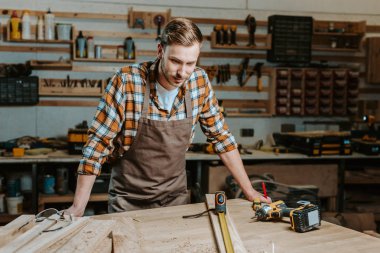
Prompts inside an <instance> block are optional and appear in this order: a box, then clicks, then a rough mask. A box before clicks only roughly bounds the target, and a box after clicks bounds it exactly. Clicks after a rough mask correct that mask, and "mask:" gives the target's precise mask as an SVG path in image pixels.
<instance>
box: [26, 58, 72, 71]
mask: <svg viewBox="0 0 380 253" xmlns="http://www.w3.org/2000/svg"><path fill="white" fill-rule="evenodd" d="M29 64H30V67H31V68H32V69H36V70H71V69H72V68H73V65H72V64H71V61H45V60H30V62H29Z"/></svg>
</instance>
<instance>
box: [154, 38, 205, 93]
mask: <svg viewBox="0 0 380 253" xmlns="http://www.w3.org/2000/svg"><path fill="white" fill-rule="evenodd" d="M199 52H200V44H199V43H194V45H192V46H189V47H185V46H180V45H170V46H166V47H165V49H164V48H163V47H162V46H161V45H160V44H159V45H158V57H159V58H161V61H160V66H159V78H158V81H159V82H160V84H161V85H162V86H163V87H164V88H165V89H167V90H172V89H175V88H177V87H181V86H182V85H183V84H184V82H185V81H186V80H187V79H188V78H189V77H190V75H191V73H193V71H194V68H195V65H196V63H197V59H198V56H199Z"/></svg>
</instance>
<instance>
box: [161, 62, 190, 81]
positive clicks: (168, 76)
mask: <svg viewBox="0 0 380 253" xmlns="http://www.w3.org/2000/svg"><path fill="white" fill-rule="evenodd" d="M159 64H160V69H161V73H162V75H163V76H164V78H165V80H166V82H167V83H168V84H169V85H170V86H172V87H174V88H178V87H181V86H182V85H183V84H184V83H185V82H186V81H187V79H188V78H185V79H184V81H183V82H182V83H180V84H177V83H173V82H171V81H170V75H169V74H168V73H167V72H166V71H165V68H164V66H165V61H164V59H163V58H161V60H160V63H159ZM181 79H183V78H181Z"/></svg>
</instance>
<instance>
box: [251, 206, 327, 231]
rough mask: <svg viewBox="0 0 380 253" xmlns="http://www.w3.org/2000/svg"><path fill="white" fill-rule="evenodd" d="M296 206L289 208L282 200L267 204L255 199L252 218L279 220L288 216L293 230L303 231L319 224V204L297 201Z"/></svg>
mask: <svg viewBox="0 0 380 253" xmlns="http://www.w3.org/2000/svg"><path fill="white" fill-rule="evenodd" d="M297 204H298V205H299V206H298V207H297V208H289V207H288V206H286V204H285V203H284V201H282V200H278V201H276V202H273V203H270V204H267V203H261V202H260V199H255V200H254V202H253V204H252V209H253V210H254V211H255V212H256V214H255V216H254V217H253V219H256V220H258V221H269V220H281V219H282V218H283V217H289V218H290V224H291V227H292V229H293V230H294V231H296V232H299V233H303V232H307V231H310V230H312V229H314V228H317V227H319V226H321V211H320V209H319V206H317V205H314V204H311V203H310V202H309V201H298V202H297Z"/></svg>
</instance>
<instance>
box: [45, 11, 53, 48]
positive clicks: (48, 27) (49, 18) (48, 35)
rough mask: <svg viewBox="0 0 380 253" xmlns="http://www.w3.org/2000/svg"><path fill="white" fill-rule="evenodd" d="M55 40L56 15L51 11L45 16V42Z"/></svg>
mask: <svg viewBox="0 0 380 253" xmlns="http://www.w3.org/2000/svg"><path fill="white" fill-rule="evenodd" d="M54 39H55V21H54V14H53V13H51V11H50V9H49V11H48V12H47V13H46V14H45V40H54Z"/></svg>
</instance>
